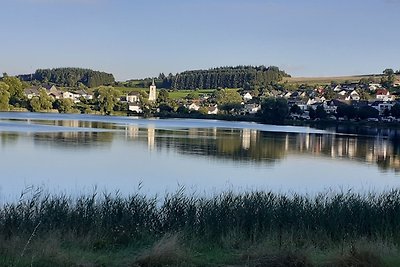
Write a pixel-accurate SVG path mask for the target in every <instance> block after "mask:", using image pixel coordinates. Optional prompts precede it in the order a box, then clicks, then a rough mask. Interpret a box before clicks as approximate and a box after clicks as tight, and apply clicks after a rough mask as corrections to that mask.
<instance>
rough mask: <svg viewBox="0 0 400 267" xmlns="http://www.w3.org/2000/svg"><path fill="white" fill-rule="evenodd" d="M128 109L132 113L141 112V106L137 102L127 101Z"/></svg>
mask: <svg viewBox="0 0 400 267" xmlns="http://www.w3.org/2000/svg"><path fill="white" fill-rule="evenodd" d="M128 110H129V111H130V112H132V113H137V114H140V113H143V110H142V107H141V106H140V105H139V103H137V102H135V103H129V105H128Z"/></svg>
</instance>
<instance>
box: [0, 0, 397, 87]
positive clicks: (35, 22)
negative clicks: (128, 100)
mask: <svg viewBox="0 0 400 267" xmlns="http://www.w3.org/2000/svg"><path fill="white" fill-rule="evenodd" d="M399 17H400V0H0V33H1V35H0V36H1V37H0V72H7V73H9V74H21V73H30V72H33V71H34V70H36V69H37V68H53V67H85V68H92V69H95V70H102V71H107V72H111V73H113V74H114V75H115V77H116V78H117V80H126V79H130V78H144V77H150V76H157V75H158V74H159V73H160V72H164V73H166V74H167V73H169V72H172V73H176V72H180V71H184V70H189V69H200V68H205V69H207V68H211V67H217V66H227V65H229V66H231V65H266V66H269V65H276V66H279V67H280V68H283V69H284V70H286V71H287V72H288V73H289V74H292V75H293V76H334V75H353V74H367V73H381V72H382V71H383V69H385V68H387V67H389V68H393V69H396V70H397V69H400V28H399V26H400V19H399Z"/></svg>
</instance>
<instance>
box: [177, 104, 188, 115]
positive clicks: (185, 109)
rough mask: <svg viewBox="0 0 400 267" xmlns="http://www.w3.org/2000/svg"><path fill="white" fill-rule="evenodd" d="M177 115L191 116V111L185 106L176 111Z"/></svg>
mask: <svg viewBox="0 0 400 267" xmlns="http://www.w3.org/2000/svg"><path fill="white" fill-rule="evenodd" d="M176 113H179V114H189V109H188V108H187V107H185V106H179V107H178V109H177V110H176Z"/></svg>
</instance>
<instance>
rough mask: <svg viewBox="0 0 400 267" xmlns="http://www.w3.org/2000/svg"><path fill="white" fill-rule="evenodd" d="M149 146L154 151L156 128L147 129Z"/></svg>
mask: <svg viewBox="0 0 400 267" xmlns="http://www.w3.org/2000/svg"><path fill="white" fill-rule="evenodd" d="M147 146H148V148H149V150H154V146H155V129H154V126H149V128H147Z"/></svg>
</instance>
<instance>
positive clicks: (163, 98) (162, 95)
mask: <svg viewBox="0 0 400 267" xmlns="http://www.w3.org/2000/svg"><path fill="white" fill-rule="evenodd" d="M168 100H169V93H168V91H167V90H165V89H161V90H160V91H159V92H158V96H157V102H158V103H166V102H168Z"/></svg>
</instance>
